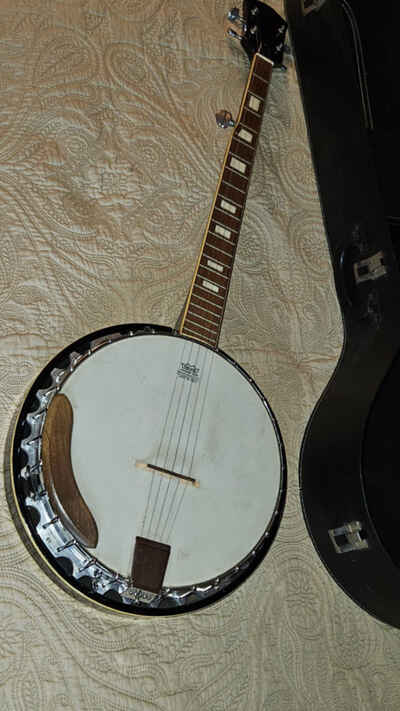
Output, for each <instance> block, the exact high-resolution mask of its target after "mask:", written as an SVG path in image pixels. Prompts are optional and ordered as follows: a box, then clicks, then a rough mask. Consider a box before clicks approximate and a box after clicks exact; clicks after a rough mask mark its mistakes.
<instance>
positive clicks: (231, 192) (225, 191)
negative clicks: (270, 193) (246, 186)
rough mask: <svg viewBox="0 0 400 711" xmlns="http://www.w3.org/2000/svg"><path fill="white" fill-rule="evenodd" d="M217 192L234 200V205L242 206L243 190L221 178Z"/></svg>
mask: <svg viewBox="0 0 400 711" xmlns="http://www.w3.org/2000/svg"><path fill="white" fill-rule="evenodd" d="M219 192H220V194H221V195H224V196H225V197H227V198H229V200H232V201H234V202H235V203H236V205H241V206H242V207H243V204H244V200H245V196H244V194H243V192H242V191H241V190H238V189H237V188H235V187H233V185H231V184H230V183H227V182H226V181H225V180H221V186H220V189H219Z"/></svg>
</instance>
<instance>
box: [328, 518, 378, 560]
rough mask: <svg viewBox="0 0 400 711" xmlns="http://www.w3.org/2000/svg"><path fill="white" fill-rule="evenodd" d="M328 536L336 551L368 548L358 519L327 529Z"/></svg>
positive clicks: (345, 551) (343, 551)
mask: <svg viewBox="0 0 400 711" xmlns="http://www.w3.org/2000/svg"><path fill="white" fill-rule="evenodd" d="M329 537H330V539H331V541H332V543H333V547H334V549H335V551H336V553H350V552H351V551H361V550H365V549H366V548H369V546H368V541H367V539H366V537H365V535H364V532H363V527H362V524H361V523H360V521H351V522H349V523H345V524H343V526H339V527H338V528H331V529H330V530H329Z"/></svg>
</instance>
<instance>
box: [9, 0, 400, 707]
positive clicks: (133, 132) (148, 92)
mask: <svg viewBox="0 0 400 711" xmlns="http://www.w3.org/2000/svg"><path fill="white" fill-rule="evenodd" d="M274 7H275V8H276V9H278V10H282V8H281V5H280V3H279V2H278V3H275V5H274ZM227 9H229V8H228V7H227V6H226V5H225V3H222V2H221V0H185V2H183V0H180V1H178V0H176V1H175V2H172V1H169V2H168V1H167V0H146V1H145V2H142V0H136V2H135V1H134V0H29V2H28V0H2V1H1V4H0V63H1V68H0V155H1V165H0V228H1V232H0V255H1V261H0V304H1V310H0V388H1V390H0V421H1V428H0V436H1V446H2V449H3V451H4V462H5V468H7V467H8V452H7V448H6V440H7V437H8V434H9V430H10V424H11V422H12V419H13V418H14V416H15V412H16V411H17V408H18V405H19V404H20V403H21V400H22V398H23V394H24V391H25V389H26V387H27V386H28V385H29V383H30V382H31V380H32V378H33V377H34V376H35V375H36V374H37V373H38V371H39V370H40V369H41V368H42V367H43V366H44V365H45V364H46V362H47V361H48V359H49V358H50V357H52V356H54V355H55V354H56V353H57V352H58V350H59V349H61V348H62V347H64V346H65V345H67V344H68V343H70V342H71V341H73V340H74V339H76V338H78V337H80V336H82V335H84V334H86V333H88V332H90V331H94V330H95V329H99V328H102V327H105V326H108V325H112V324H118V323H121V322H128V321H130V322H135V321H137V322H153V323H160V324H165V325H169V326H172V325H174V324H175V321H176V318H177V316H178V314H179V312H180V309H181V307H182V304H183V301H184V298H185V295H186V293H187V289H188V286H189V283H190V279H191V276H192V270H193V267H194V263H195V258H196V256H197V253H198V249H199V246H200V241H201V236H202V230H203V229H204V227H205V224H206V220H207V216H208V211H209V207H210V204H211V200H212V196H213V192H214V189H215V187H216V184H217V178H218V172H219V167H220V165H221V161H222V158H223V155H224V150H225V146H226V142H227V132H223V131H221V130H220V129H217V127H216V124H215V119H214V113H215V111H216V110H217V109H219V108H226V109H229V110H231V111H232V112H233V114H235V111H236V110H237V108H238V107H239V103H240V99H241V95H242V91H243V89H244V85H245V80H246V77H247V71H248V62H247V58H246V56H245V54H244V52H243V50H242V49H241V47H240V45H239V43H235V42H232V41H231V40H228V39H227V37H226V35H225V32H224V15H225V13H226V11H227ZM341 339H342V329H341V319H340V313H339V310H338V306H337V302H336V297H335V291H334V287H333V282H332V273H331V266H330V261H329V256H328V249H327V245H326V241H325V236H324V231H323V226H322V221H321V213H320V207H319V203H318V197H317V191H316V187H315V183H314V178H313V173H312V167H311V162H310V154H309V149H308V144H307V138H306V133H305V126H304V120H303V113H302V108H301V103H300V98H299V91H298V85H297V80H296V75H295V71H294V67H293V65H292V62H291V61H290V60H288V72H287V73H286V74H280V73H275V74H274V76H273V81H272V87H271V90H270V97H269V105H268V108H267V115H266V117H265V120H264V127H263V132H262V136H261V142H260V149H259V153H258V157H257V160H256V165H255V171H254V177H253V181H252V186H251V191H250V196H249V201H248V208H247V213H246V217H245V221H244V225H243V230H242V236H241V241H240V242H239V249H238V254H237V262H236V270H235V272H234V276H233V281H232V287H231V293H230V298H229V304H228V308H227V312H226V317H225V322H224V328H223V333H222V338H221V342H220V345H221V347H222V348H223V349H224V350H226V351H227V352H228V353H229V354H231V355H232V356H233V357H234V358H235V359H236V360H237V361H239V363H241V364H242V365H243V366H244V368H245V369H246V370H247V371H248V372H249V373H250V374H251V375H252V376H253V377H254V378H255V380H256V382H257V383H258V385H259V386H260V387H261V389H262V390H263V391H264V392H265V394H266V395H267V397H268V399H269V402H270V404H271V406H272V409H273V410H274V412H275V414H276V416H277V419H278V422H279V424H280V427H281V430H282V435H283V439H284V442H285V446H286V453H287V459H288V470H289V489H288V499H287V506H286V510H285V515H284V518H283V522H282V525H281V529H280V532H279V535H278V537H277V540H276V541H275V543H274V544H273V546H272V549H271V551H270V553H269V554H268V556H267V558H266V559H265V561H264V563H263V564H262V565H261V567H260V568H259V569H258V570H257V571H256V573H255V574H254V575H253V576H252V577H251V578H250V579H249V580H248V581H247V582H246V583H245V584H244V585H243V586H242V587H241V588H240V589H239V590H238V591H236V592H235V593H234V594H232V595H231V596H230V597H229V598H228V599H226V600H223V601H222V602H220V603H219V604H217V605H216V606H214V607H212V608H209V609H208V610H206V611H204V612H199V613H196V614H192V615H189V616H183V617H179V618H174V619H159V620H147V619H129V618H128V619H127V618H126V617H121V616H118V615H110V614H107V613H103V612H102V611H99V610H93V609H91V608H89V607H87V606H86V605H84V603H81V602H77V601H76V600H74V599H73V598H72V597H70V596H69V595H68V594H66V593H65V592H63V591H62V590H60V589H59V588H58V587H57V586H56V585H55V584H54V583H53V582H52V581H50V580H49V579H48V578H47V576H46V575H45V574H44V573H43V572H42V571H41V569H40V568H39V567H38V565H37V564H36V562H35V561H34V560H33V559H31V557H30V556H29V554H28V553H27V551H26V549H25V547H24V546H23V544H22V543H21V541H20V539H19V536H18V535H17V533H16V530H15V527H14V524H13V522H12V519H11V516H10V514H9V511H8V507H7V504H6V500H5V496H4V495H2V498H1V506H0V708H1V709H2V711H25V710H27V709H29V710H31V709H32V710H34V711H42V710H43V711H45V709H53V710H54V711H103V710H105V709H107V710H112V711H128V710H129V711H130V710H131V709H132V710H134V711H203V710H204V711H206V710H207V711H225V710H228V709H229V711H320V710H321V709H326V710H327V711H357V710H359V711H376V710H378V709H379V710H380V709H384V710H385V711H398V709H399V707H400V682H399V671H400V663H399V651H400V636H399V632H398V631H396V630H393V629H390V628H388V627H386V626H385V625H383V624H380V623H378V622H376V621H375V620H373V619H372V618H371V617H369V616H368V615H367V614H365V613H363V612H362V611H361V610H359V609H358V608H357V607H356V606H355V605H354V604H353V603H352V602H351V601H350V600H349V599H348V598H347V597H346V596H345V594H344V593H343V592H342V591H341V590H340V589H339V588H338V587H337V586H336V585H335V584H334V583H333V581H331V579H330V578H329V576H328V574H327V573H326V571H325V569H324V568H323V567H322V565H321V563H320V562H319V559H318V557H317V555H316V553H315V552H314V549H313V547H312V545H311V542H310V540H309V538H308V535H307V532H306V530H305V526H304V523H303V519H302V515H301V510H300V504H299V495H298V471H297V469H298V455H299V448H300V444H301V439H302V435H303V432H304V428H305V425H306V422H307V420H308V418H309V416H310V414H311V410H312V407H313V405H314V403H315V401H316V399H317V398H318V396H319V394H320V393H321V391H322V389H323V387H324V386H325V384H326V383H327V381H328V379H329V377H330V374H331V372H332V370H333V368H334V366H335V363H336V361H337V358H338V355H339V353H340V348H341Z"/></svg>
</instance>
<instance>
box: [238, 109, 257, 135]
mask: <svg viewBox="0 0 400 711" xmlns="http://www.w3.org/2000/svg"><path fill="white" fill-rule="evenodd" d="M261 121H262V116H257V114H253V112H251V111H249V110H248V109H244V111H243V113H242V116H241V119H240V123H241V124H242V126H246V127H247V128H251V130H252V131H255V132H257V133H258V131H259V130H260V127H261Z"/></svg>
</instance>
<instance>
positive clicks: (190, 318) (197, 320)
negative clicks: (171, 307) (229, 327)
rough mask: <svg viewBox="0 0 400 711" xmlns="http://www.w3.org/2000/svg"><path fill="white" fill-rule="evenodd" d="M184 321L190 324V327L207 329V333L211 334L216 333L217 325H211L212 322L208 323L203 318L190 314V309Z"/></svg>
mask: <svg viewBox="0 0 400 711" xmlns="http://www.w3.org/2000/svg"><path fill="white" fill-rule="evenodd" d="M186 320H187V323H191V324H192V325H196V326H201V327H202V328H205V329H207V331H210V332H211V333H218V324H216V323H213V321H209V320H208V319H206V318H204V317H203V316H198V315H197V314H194V313H192V312H191V309H189V311H188V312H187V319H186Z"/></svg>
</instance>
